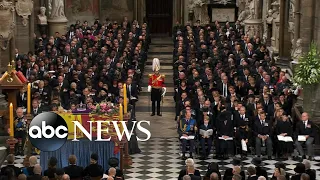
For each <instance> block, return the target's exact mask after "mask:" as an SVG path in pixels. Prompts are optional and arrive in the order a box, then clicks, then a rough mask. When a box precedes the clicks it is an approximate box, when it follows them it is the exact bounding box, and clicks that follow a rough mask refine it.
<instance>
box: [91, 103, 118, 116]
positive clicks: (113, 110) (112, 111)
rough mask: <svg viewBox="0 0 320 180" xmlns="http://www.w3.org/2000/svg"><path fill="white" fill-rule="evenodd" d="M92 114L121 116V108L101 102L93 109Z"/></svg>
mask: <svg viewBox="0 0 320 180" xmlns="http://www.w3.org/2000/svg"><path fill="white" fill-rule="evenodd" d="M91 113H93V114H99V115H107V116H114V115H119V107H118V106H116V105H114V104H113V103H111V102H101V103H99V104H97V105H96V106H93V107H92V111H91Z"/></svg>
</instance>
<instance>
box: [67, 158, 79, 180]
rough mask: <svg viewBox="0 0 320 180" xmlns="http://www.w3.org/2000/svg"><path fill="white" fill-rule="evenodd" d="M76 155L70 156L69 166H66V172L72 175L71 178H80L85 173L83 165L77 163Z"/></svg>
mask: <svg viewBox="0 0 320 180" xmlns="http://www.w3.org/2000/svg"><path fill="white" fill-rule="evenodd" d="M76 161H77V158H76V156H75V155H71V156H69V166H66V167H64V168H63V169H64V172H65V173H66V174H68V175H69V176H70V179H71V180H72V179H79V178H82V175H83V167H81V166H77V165H76Z"/></svg>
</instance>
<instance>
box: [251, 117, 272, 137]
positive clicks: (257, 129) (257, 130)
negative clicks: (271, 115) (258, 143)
mask: <svg viewBox="0 0 320 180" xmlns="http://www.w3.org/2000/svg"><path fill="white" fill-rule="evenodd" d="M253 132H254V135H255V136H258V135H259V134H260V135H269V136H271V135H272V125H271V123H270V122H269V121H268V120H265V123H264V125H262V124H261V122H260V120H256V122H255V123H254V128H253Z"/></svg>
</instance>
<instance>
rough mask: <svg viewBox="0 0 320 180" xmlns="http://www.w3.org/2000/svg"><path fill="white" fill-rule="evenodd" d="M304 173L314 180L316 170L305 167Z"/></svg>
mask: <svg viewBox="0 0 320 180" xmlns="http://www.w3.org/2000/svg"><path fill="white" fill-rule="evenodd" d="M306 173H307V174H308V175H309V176H310V180H316V171H315V170H314V169H307V170H306Z"/></svg>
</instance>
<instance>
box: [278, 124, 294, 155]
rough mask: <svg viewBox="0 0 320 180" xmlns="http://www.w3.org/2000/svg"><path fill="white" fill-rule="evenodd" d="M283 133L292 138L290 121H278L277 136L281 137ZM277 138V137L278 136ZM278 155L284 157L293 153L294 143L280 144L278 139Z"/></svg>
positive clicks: (282, 142)
mask: <svg viewBox="0 0 320 180" xmlns="http://www.w3.org/2000/svg"><path fill="white" fill-rule="evenodd" d="M282 133H287V136H290V137H292V135H293V134H292V133H293V132H292V125H291V122H289V121H281V120H280V121H277V125H276V135H280V134H282ZM276 137H277V136H276ZM277 146H278V153H280V155H284V154H287V153H292V150H293V142H284V141H281V142H279V141H278V139H277Z"/></svg>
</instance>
